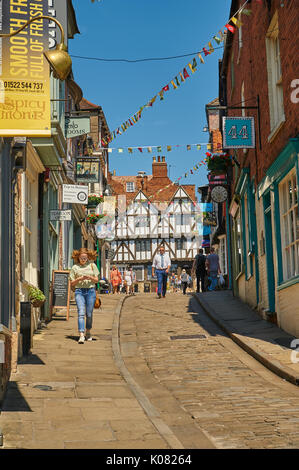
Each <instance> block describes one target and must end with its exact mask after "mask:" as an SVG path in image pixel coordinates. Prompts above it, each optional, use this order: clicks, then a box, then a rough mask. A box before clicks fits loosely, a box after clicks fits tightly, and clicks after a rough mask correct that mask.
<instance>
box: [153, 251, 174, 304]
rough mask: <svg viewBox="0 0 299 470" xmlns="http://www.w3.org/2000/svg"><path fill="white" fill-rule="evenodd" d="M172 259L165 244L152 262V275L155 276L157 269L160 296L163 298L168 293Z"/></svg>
mask: <svg viewBox="0 0 299 470" xmlns="http://www.w3.org/2000/svg"><path fill="white" fill-rule="evenodd" d="M170 266H171V261H170V257H169V254H168V253H165V247H164V245H161V246H160V248H159V253H157V254H156V255H155V256H154V259H153V264H152V276H153V277H154V274H155V271H156V274H157V280H158V298H159V299H161V295H162V297H165V295H166V288H167V276H168V273H169V270H170Z"/></svg>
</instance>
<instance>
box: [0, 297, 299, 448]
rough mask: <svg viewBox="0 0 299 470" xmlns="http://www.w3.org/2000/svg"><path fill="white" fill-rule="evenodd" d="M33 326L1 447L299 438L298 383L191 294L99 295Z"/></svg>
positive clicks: (238, 443) (192, 444)
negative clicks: (81, 334) (87, 312)
mask: <svg viewBox="0 0 299 470" xmlns="http://www.w3.org/2000/svg"><path fill="white" fill-rule="evenodd" d="M63 313H64V312H63V311H62V312H60V313H59V315H57V316H56V317H54V318H53V321H52V322H50V323H49V324H48V325H47V327H46V328H44V329H42V330H41V331H40V332H39V334H37V335H35V336H34V345H33V349H32V354H31V355H30V356H28V357H27V358H23V360H22V361H21V363H20V364H19V366H18V372H17V373H16V374H13V376H12V378H11V381H10V383H9V386H8V390H7V394H6V398H5V401H4V403H3V407H2V412H1V415H0V428H1V430H2V433H3V436H4V439H3V440H4V442H3V444H4V445H3V448H4V449H8V448H15V449H16V448H19V449H20V448H21V449H30V448H35V449H37V448H43V449H46V448H48V449H49V448H52V449H74V448H76V449H84V448H89V449H200V448H201V449H207V448H209V449H213V448H214V449H215V448H216V449H227V448H235V449H270V448H297V447H298V444H299V432H298V430H297V426H296V423H297V422H298V421H299V407H298V397H299V390H298V387H297V386H295V385H292V384H291V383H288V382H286V381H284V380H283V379H281V378H279V377H278V376H277V375H275V374H273V373H272V372H271V371H269V370H268V369H266V368H265V367H264V366H262V365H261V364H260V363H259V362H257V361H256V360H255V359H253V358H252V357H251V356H250V355H248V354H247V353H246V352H245V351H243V350H242V349H241V348H240V347H239V346H237V345H236V344H235V343H234V342H233V341H232V340H231V339H230V338H229V337H228V336H227V335H226V334H225V333H223V331H222V330H220V329H219V327H218V326H217V325H216V324H215V323H214V322H213V321H212V320H211V319H210V318H209V317H208V316H207V315H206V313H204V311H203V310H202V308H201V307H200V305H199V303H198V301H197V300H196V298H195V297H193V296H192V295H191V294H189V295H186V296H183V295H182V294H181V293H175V294H168V295H167V297H166V299H156V298H155V297H154V296H153V295H148V294H139V295H136V296H134V297H129V298H128V297H127V298H126V299H125V297H124V296H122V295H114V296H112V295H110V296H103V306H102V310H100V311H98V312H97V313H96V314H95V318H94V328H93V338H94V340H93V341H92V342H86V343H85V344H83V345H80V344H78V343H77V338H78V336H77V330H76V321H77V312H76V308H75V306H72V308H71V313H70V319H69V321H66V320H65V317H64V316H63Z"/></svg>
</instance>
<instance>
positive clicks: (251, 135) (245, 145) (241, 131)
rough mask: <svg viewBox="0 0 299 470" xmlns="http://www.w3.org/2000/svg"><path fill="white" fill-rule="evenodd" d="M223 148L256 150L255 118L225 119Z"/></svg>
mask: <svg viewBox="0 0 299 470" xmlns="http://www.w3.org/2000/svg"><path fill="white" fill-rule="evenodd" d="M223 148H225V149H253V148H255V132H254V118H253V117H224V118H223Z"/></svg>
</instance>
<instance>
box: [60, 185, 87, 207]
mask: <svg viewBox="0 0 299 470" xmlns="http://www.w3.org/2000/svg"><path fill="white" fill-rule="evenodd" d="M62 202H68V203H71V204H87V203H88V186H83V185H82V186H81V185H76V184H63V185H62Z"/></svg>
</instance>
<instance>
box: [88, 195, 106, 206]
mask: <svg viewBox="0 0 299 470" xmlns="http://www.w3.org/2000/svg"><path fill="white" fill-rule="evenodd" d="M103 200H104V198H103V196H98V195H97V194H89V196H88V207H96V206H97V205H98V204H100V203H101V202H103Z"/></svg>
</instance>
